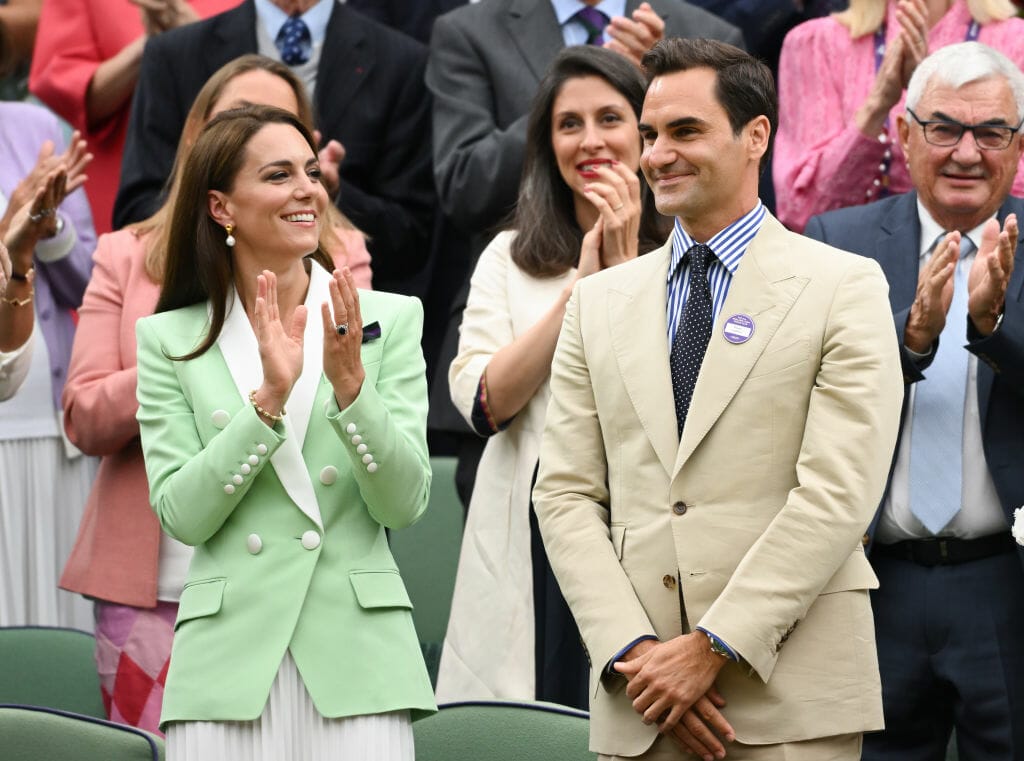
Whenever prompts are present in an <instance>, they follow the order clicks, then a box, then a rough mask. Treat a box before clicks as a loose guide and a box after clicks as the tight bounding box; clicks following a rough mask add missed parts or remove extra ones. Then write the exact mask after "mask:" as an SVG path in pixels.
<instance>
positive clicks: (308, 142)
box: [137, 107, 434, 761]
mask: <svg viewBox="0 0 1024 761" xmlns="http://www.w3.org/2000/svg"><path fill="white" fill-rule="evenodd" d="M326 208H327V194H326V191H325V189H324V187H323V185H322V184H321V183H320V171H319V166H318V163H317V154H316V149H315V145H314V143H313V138H312V136H311V135H310V134H309V132H308V130H306V128H305V127H304V126H303V125H302V124H301V122H299V121H298V120H297V119H296V118H295V117H293V116H292V115H291V114H288V113H287V112H285V111H281V110H278V109H273V108H266V107H246V108H242V109H234V110H229V111H226V112H224V113H222V114H220V115H219V116H217V117H215V118H214V119H213V120H212V121H211V122H210V123H209V124H208V125H207V127H206V128H205V129H204V131H203V133H202V134H201V135H200V136H199V139H198V140H197V141H196V144H195V146H194V147H193V149H192V152H191V154H190V156H189V158H188V160H187V161H186V163H185V165H184V168H183V173H182V179H181V185H180V187H179V189H178V193H177V196H176V199H175V208H174V215H173V217H172V219H171V223H170V224H171V227H170V232H169V236H168V246H167V256H168V259H167V267H166V271H165V276H164V282H163V287H162V289H161V292H160V300H159V302H158V304H157V308H156V312H157V313H156V314H155V315H153V316H151V317H147V318H145V319H142V320H140V321H139V323H138V326H137V336H138V347H139V349H138V398H139V412H138V419H139V425H140V430H141V435H142V450H143V454H144V456H145V462H146V473H147V475H148V479H149V484H150V501H151V503H152V505H153V507H154V509H155V511H156V514H157V517H158V518H159V519H160V523H161V525H162V526H163V528H164V530H165V531H167V532H168V533H169V534H171V535H172V536H174V537H176V538H177V539H178V540H179V541H182V542H184V543H186V544H189V545H193V546H194V547H195V552H194V555H193V558H192V561H191V564H190V566H189V572H188V580H187V582H186V584H185V588H184V590H183V591H182V594H181V601H180V606H179V609H178V615H177V621H176V625H175V626H176V631H175V636H174V645H173V650H172V655H171V662H170V670H169V673H168V675H167V684H166V689H165V693H164V705H163V714H162V721H163V726H164V729H165V731H166V732H167V747H168V757H169V758H170V759H172V761H174V760H177V759H182V760H184V759H196V758H246V759H256V760H257V761H259V760H260V759H267V760H268V761H269V760H270V759H275V760H276V759H282V758H302V759H313V760H317V759H337V758H362V759H382V760H385V759H388V760H390V759H395V760H398V759H403V760H405V761H412V759H413V757H414V756H413V749H412V731H411V726H410V719H411V718H415V717H416V716H417V715H419V714H422V713H424V712H428V711H430V710H432V709H433V707H434V703H433V696H432V695H431V692H430V682H429V678H428V676H427V672H426V667H425V665H424V663H423V657H422V655H421V653H420V649H419V644H418V642H417V639H416V633H415V630H414V628H413V624H412V618H411V614H410V608H411V605H410V603H409V598H408V595H407V594H406V591H405V588H404V585H403V584H402V580H401V578H400V576H399V574H398V570H397V568H396V566H395V562H394V560H393V558H392V556H391V553H390V551H389V549H388V543H387V539H386V536H385V527H389V528H391V529H398V528H402V527H403V526H406V525H408V524H410V523H412V522H413V521H414V520H416V519H417V518H418V517H419V515H420V514H421V513H422V511H423V510H424V509H425V507H426V504H427V495H428V492H429V489H430V466H429V460H428V457H427V450H426V437H425V421H426V381H425V378H424V363H423V359H422V354H421V352H420V349H419V341H420V332H421V328H422V311H421V307H420V305H419V302H418V301H416V300H415V299H410V298H406V297H401V296H395V295H391V294H383V293H377V292H374V291H358V290H357V289H356V287H355V284H354V282H353V280H352V278H351V274H350V272H348V270H347V268H343V269H342V270H340V271H339V270H335V271H334V272H333V273H332V272H329V271H328V269H327V268H331V267H333V265H332V263H331V262H330V260H329V259H327V258H326V257H325V256H324V255H323V252H322V251H321V250H320V248H319V239H320V227H321V225H322V223H323V216H324V212H325V209H326Z"/></svg>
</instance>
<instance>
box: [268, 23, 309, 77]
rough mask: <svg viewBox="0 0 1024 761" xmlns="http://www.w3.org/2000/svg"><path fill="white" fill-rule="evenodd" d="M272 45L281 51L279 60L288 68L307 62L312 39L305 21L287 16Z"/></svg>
mask: <svg viewBox="0 0 1024 761" xmlns="http://www.w3.org/2000/svg"><path fill="white" fill-rule="evenodd" d="M274 44H275V45H277V49H278V50H279V51H281V60H282V61H284V62H285V63H286V64H288V65H289V66H296V65H298V64H300V63H305V62H306V61H308V60H309V51H310V50H311V49H312V47H313V38H312V36H310V34H309V27H308V26H306V22H305V21H303V20H302V19H301V18H300V17H299V16H289V17H288V20H287V21H285V22H284V26H282V27H281V31H280V32H278V33H277V39H276V40H274Z"/></svg>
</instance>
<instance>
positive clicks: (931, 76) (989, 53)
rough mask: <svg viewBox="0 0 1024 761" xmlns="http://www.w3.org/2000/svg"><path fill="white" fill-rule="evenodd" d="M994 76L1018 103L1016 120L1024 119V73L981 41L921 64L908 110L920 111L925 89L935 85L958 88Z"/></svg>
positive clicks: (950, 48) (942, 52)
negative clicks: (918, 108)
mask: <svg viewBox="0 0 1024 761" xmlns="http://www.w3.org/2000/svg"><path fill="white" fill-rule="evenodd" d="M992 77H1004V78H1005V79H1006V83H1007V84H1008V85H1009V86H1010V92H1011V93H1013V100H1014V102H1015V103H1016V104H1017V116H1016V118H1017V121H1020V119H1021V117H1022V116H1024V73H1022V72H1021V70H1020V69H1019V68H1017V65H1016V64H1015V63H1014V62H1013V61H1011V60H1010V59H1009V58H1007V57H1006V56H1005V55H1003V54H1002V53H1000V52H999V51H998V50H994V49H993V48H990V47H989V46H988V45H983V44H982V43H980V42H960V43H957V44H956V45H947V46H946V47H943V48H939V49H938V50H936V51H935V52H934V53H932V54H931V55H930V56H928V57H927V58H925V59H924V60H923V61H921V63H919V64H918V66H917V68H916V69H915V70H914V74H913V76H912V77H911V78H910V84H908V85H907V108H908V109H913V108H917V104H918V103H920V102H921V97H922V96H923V95H924V92H925V90H927V89H928V86H929V85H930V84H932V83H933V82H941V83H943V84H946V85H949V86H950V87H952V88H954V89H959V88H961V87H963V86H964V85H966V84H970V83H971V82H977V81H979V80H982V79H990V78H992ZM1013 126H1016V124H1015V125H1013Z"/></svg>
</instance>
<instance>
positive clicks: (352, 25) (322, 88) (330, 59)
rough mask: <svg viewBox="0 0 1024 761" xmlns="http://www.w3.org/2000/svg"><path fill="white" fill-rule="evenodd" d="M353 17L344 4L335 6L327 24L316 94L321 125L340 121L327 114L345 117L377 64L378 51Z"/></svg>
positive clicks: (352, 12)
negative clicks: (341, 114) (345, 113)
mask: <svg viewBox="0 0 1024 761" xmlns="http://www.w3.org/2000/svg"><path fill="white" fill-rule="evenodd" d="M354 13H355V11H353V10H351V9H350V8H346V7H345V6H344V5H342V4H341V3H335V4H334V8H333V10H332V11H331V18H330V20H329V21H328V22H327V32H326V35H325V37H324V44H323V46H322V47H321V48H320V64H319V66H318V67H317V73H316V92H315V93H314V99H315V101H316V104H317V111H318V112H319V114H320V116H321V117H322V118H320V119H318V121H319V122H320V123H321V124H334V123H337V121H338V120H337V119H333V118H328V114H329V113H330V114H337V113H343V112H344V111H345V110H346V109H347V108H348V106H349V104H350V102H351V101H352V98H353V96H354V95H355V94H356V91H357V90H358V89H359V87H360V86H361V85H362V83H363V82H364V81H366V80H367V79H368V78H369V76H370V70H371V69H372V68H373V67H374V65H375V64H376V61H377V58H376V51H374V50H373V49H372V47H373V46H372V45H370V43H369V40H368V39H367V38H366V35H365V34H363V31H364V30H363V25H362V24H360V23H356V22H354V20H353V19H352V14H354ZM324 137H325V139H326V138H328V137H331V136H330V135H325V136H324Z"/></svg>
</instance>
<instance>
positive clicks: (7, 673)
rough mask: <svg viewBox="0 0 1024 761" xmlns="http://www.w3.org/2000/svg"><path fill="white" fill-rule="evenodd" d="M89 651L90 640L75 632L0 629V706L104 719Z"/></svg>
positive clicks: (92, 653) (91, 647)
mask: <svg viewBox="0 0 1024 761" xmlns="http://www.w3.org/2000/svg"><path fill="white" fill-rule="evenodd" d="M95 650H96V640H95V638H94V637H93V636H92V634H90V633H89V632H83V631H79V630H78V629H58V628H50V627H44V626H16V627H9V628H0V703H17V704H20V705H30V706H45V707H47V708H57V709H60V710H63V711H72V712H74V713H80V714H85V715H86V716H95V717H97V718H100V719H105V718H107V713H106V711H105V710H104V709H103V698H102V696H101V694H100V679H99V676H98V675H97V673H96V659H95Z"/></svg>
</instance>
